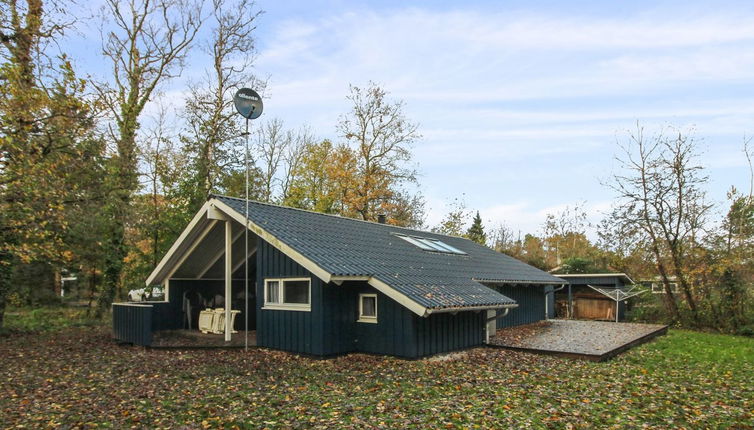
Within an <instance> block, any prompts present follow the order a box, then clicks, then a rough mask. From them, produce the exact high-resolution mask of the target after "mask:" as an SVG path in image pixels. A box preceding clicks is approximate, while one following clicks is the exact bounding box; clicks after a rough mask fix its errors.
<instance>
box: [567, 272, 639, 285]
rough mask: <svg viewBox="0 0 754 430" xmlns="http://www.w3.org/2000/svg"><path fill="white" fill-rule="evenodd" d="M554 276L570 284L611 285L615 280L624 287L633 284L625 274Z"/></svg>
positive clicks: (570, 274)
mask: <svg viewBox="0 0 754 430" xmlns="http://www.w3.org/2000/svg"><path fill="white" fill-rule="evenodd" d="M555 276H557V277H558V278H563V279H565V280H567V281H568V282H569V283H571V284H587V283H600V282H602V283H605V282H607V283H613V282H615V281H616V280H619V281H620V282H621V283H622V284H624V285H633V284H634V281H633V279H631V278H630V277H629V276H628V275H627V274H625V273H569V274H560V275H555Z"/></svg>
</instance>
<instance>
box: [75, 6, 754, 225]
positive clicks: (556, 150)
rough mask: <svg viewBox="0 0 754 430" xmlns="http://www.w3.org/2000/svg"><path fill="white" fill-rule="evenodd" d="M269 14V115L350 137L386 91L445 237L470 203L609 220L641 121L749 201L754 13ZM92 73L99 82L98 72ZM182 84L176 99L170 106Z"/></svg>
mask: <svg viewBox="0 0 754 430" xmlns="http://www.w3.org/2000/svg"><path fill="white" fill-rule="evenodd" d="M258 5H259V6H260V8H261V9H263V10H264V11H265V14H264V15H263V16H262V17H261V18H260V21H259V28H258V33H257V42H258V50H259V57H258V59H257V61H256V70H257V72H258V73H259V74H260V75H263V76H269V87H268V91H267V96H268V98H267V100H266V101H265V114H264V116H266V117H268V118H271V117H278V118H281V119H283V120H284V121H285V122H286V124H287V125H289V126H292V127H295V126H298V125H302V124H309V125H310V126H311V128H312V129H313V130H314V132H315V133H316V134H317V135H319V136H321V137H323V138H324V137H328V138H336V135H335V123H336V121H337V118H338V116H339V115H340V114H341V113H343V112H345V111H346V110H347V109H348V104H347V102H346V100H345V95H346V93H347V90H348V84H349V83H353V84H356V85H365V84H366V83H367V82H368V81H370V80H371V81H375V82H377V83H379V84H380V85H382V86H383V87H384V88H386V89H387V90H388V91H389V92H390V93H391V96H392V97H395V98H398V99H402V100H404V101H405V103H406V113H407V115H408V116H409V117H410V118H411V119H413V120H415V121H417V122H418V123H419V124H420V131H421V134H422V135H423V138H422V139H421V140H420V141H419V142H417V144H416V145H415V149H414V153H415V161H416V162H417V164H418V168H419V172H420V174H421V176H420V182H421V188H420V189H421V192H422V193H423V194H424V195H425V197H426V199H427V203H428V207H427V209H428V219H427V222H428V224H429V225H433V224H435V223H437V222H438V221H439V219H440V218H441V217H442V215H443V214H444V212H445V211H446V207H445V204H446V203H447V202H449V201H450V200H451V199H453V198H455V197H460V196H462V195H463V196H464V200H465V202H466V204H467V206H468V207H469V208H470V209H474V210H477V209H478V210H479V211H480V212H481V214H482V218H483V219H484V221H485V222H486V223H487V224H488V225H491V224H496V223H498V222H505V223H507V224H508V225H509V226H511V227H513V228H518V229H521V230H522V231H524V232H536V231H537V230H539V228H540V226H541V223H542V222H543V220H544V217H545V214H546V213H548V212H554V211H558V210H559V209H561V208H563V207H564V206H565V205H573V204H574V203H576V202H581V201H585V202H586V206H587V208H588V209H589V210H590V211H591V212H592V214H593V216H592V220H593V221H596V220H598V219H599V218H600V216H601V215H600V211H605V210H607V209H608V207H609V204H610V201H611V199H612V197H613V196H612V193H611V191H610V190H608V189H607V188H606V187H605V186H603V185H602V184H601V182H603V181H604V180H605V179H607V178H609V176H610V173H611V171H612V169H613V167H614V165H615V163H614V162H613V156H614V155H615V154H616V150H617V146H616V139H621V138H623V136H625V130H627V129H631V128H633V127H635V124H636V121H637V120H638V121H641V123H642V124H643V125H644V126H645V127H646V128H647V129H649V130H653V129H658V128H659V127H661V126H663V125H665V124H673V125H676V126H679V127H683V128H687V127H693V128H694V129H695V136H696V138H697V139H699V140H700V141H701V149H702V151H703V158H702V162H703V164H704V165H705V166H706V167H707V168H708V174H709V176H710V178H711V181H710V184H709V190H708V191H709V197H710V199H711V200H712V201H714V202H717V203H722V202H723V201H724V199H725V192H726V190H727V189H728V188H729V187H730V186H731V185H735V186H737V187H738V188H740V189H747V188H748V168H747V165H746V163H745V159H744V157H743V154H742V152H741V149H742V140H743V137H744V134H746V135H752V134H754V25H752V24H751V23H752V22H754V3H751V2H746V3H745V2H741V3H726V2H714V3H713V2H689V1H685V2H639V1H632V2H620V3H618V2H554V1H553V2H537V3H535V2H528V1H527V2H524V1H521V2H463V3H461V2H430V1H417V2H405V1H401V2H399V1H383V2H365V1H296V2H282V1H267V0H261V1H259V3H258ZM94 39H96V38H94ZM96 42H97V43H98V41H96ZM87 43H89V44H92V43H94V42H92V37H89V40H88V41H82V42H81V43H80V44H78V46H80V47H82V48H84V47H86V46H87ZM92 49H94V50H96V47H94V46H93V45H89V48H88V49H87V50H88V51H89V52H92ZM80 61H81V62H82V64H85V65H86V64H87V63H89V62H91V66H92V67H93V68H95V69H96V65H95V63H96V60H95V59H94V58H92V57H87V56H84V55H82V56H81V59H80ZM198 66H199V65H198V64H195V63H194V64H190V65H189V69H187V72H186V76H190V75H191V73H196V72H197V70H200V69H201V67H203V65H202V66H201V67H198ZM192 68H193V69H192ZM182 84H183V82H173V83H171V84H170V85H169V86H167V87H166V90H167V91H168V96H169V97H168V98H169V99H170V97H172V98H173V99H179V98H180V93H179V92H176V91H177V90H175V89H177V88H180V87H181V85H182ZM171 88H172V89H173V91H174V92H173V93H170V91H171ZM263 118H264V117H263Z"/></svg>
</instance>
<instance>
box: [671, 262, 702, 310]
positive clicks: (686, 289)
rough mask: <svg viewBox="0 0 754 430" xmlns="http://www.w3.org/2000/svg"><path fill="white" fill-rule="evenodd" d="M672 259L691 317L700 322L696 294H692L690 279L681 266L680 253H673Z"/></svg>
mask: <svg viewBox="0 0 754 430" xmlns="http://www.w3.org/2000/svg"><path fill="white" fill-rule="evenodd" d="M672 261H673V272H674V273H675V277H676V281H677V282H678V284H679V285H680V286H681V292H682V293H683V297H684V298H685V299H686V304H687V305H688V307H689V310H690V311H691V318H692V319H693V320H694V322H695V323H697V324H698V323H699V312H698V311H697V308H696V300H694V296H693V295H692V294H691V286H690V285H689V283H688V280H686V276H684V274H683V268H682V267H681V261H680V259H679V258H678V254H677V253H676V252H673V253H672Z"/></svg>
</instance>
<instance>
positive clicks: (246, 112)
mask: <svg viewBox="0 0 754 430" xmlns="http://www.w3.org/2000/svg"><path fill="white" fill-rule="evenodd" d="M233 104H234V105H235V107H236V111H238V113H239V114H240V115H241V116H242V117H244V118H245V119H246V131H245V132H244V136H245V138H246V140H245V148H244V168H245V170H246V177H245V181H244V192H245V197H246V198H245V207H246V213H245V214H244V215H245V220H246V225H245V226H244V227H245V228H244V262H243V267H244V277H243V279H244V312H243V315H244V351H248V350H249V120H251V119H257V118H259V116H260V115H262V110H264V105H263V104H262V98H261V97H259V94H257V92H256V91H254V90H252V89H251V88H241V89H240V90H238V91H236V95H234V96H233ZM225 299H226V300H228V298H227V297H226V298H225ZM228 317H229V315H228V316H226V318H228Z"/></svg>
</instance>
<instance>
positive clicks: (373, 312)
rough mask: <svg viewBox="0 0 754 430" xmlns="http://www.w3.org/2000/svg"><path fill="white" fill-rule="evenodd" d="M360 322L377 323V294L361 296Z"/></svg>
mask: <svg viewBox="0 0 754 430" xmlns="http://www.w3.org/2000/svg"><path fill="white" fill-rule="evenodd" d="M358 321H359V322H369V323H376V322H377V294H359V319H358Z"/></svg>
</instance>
